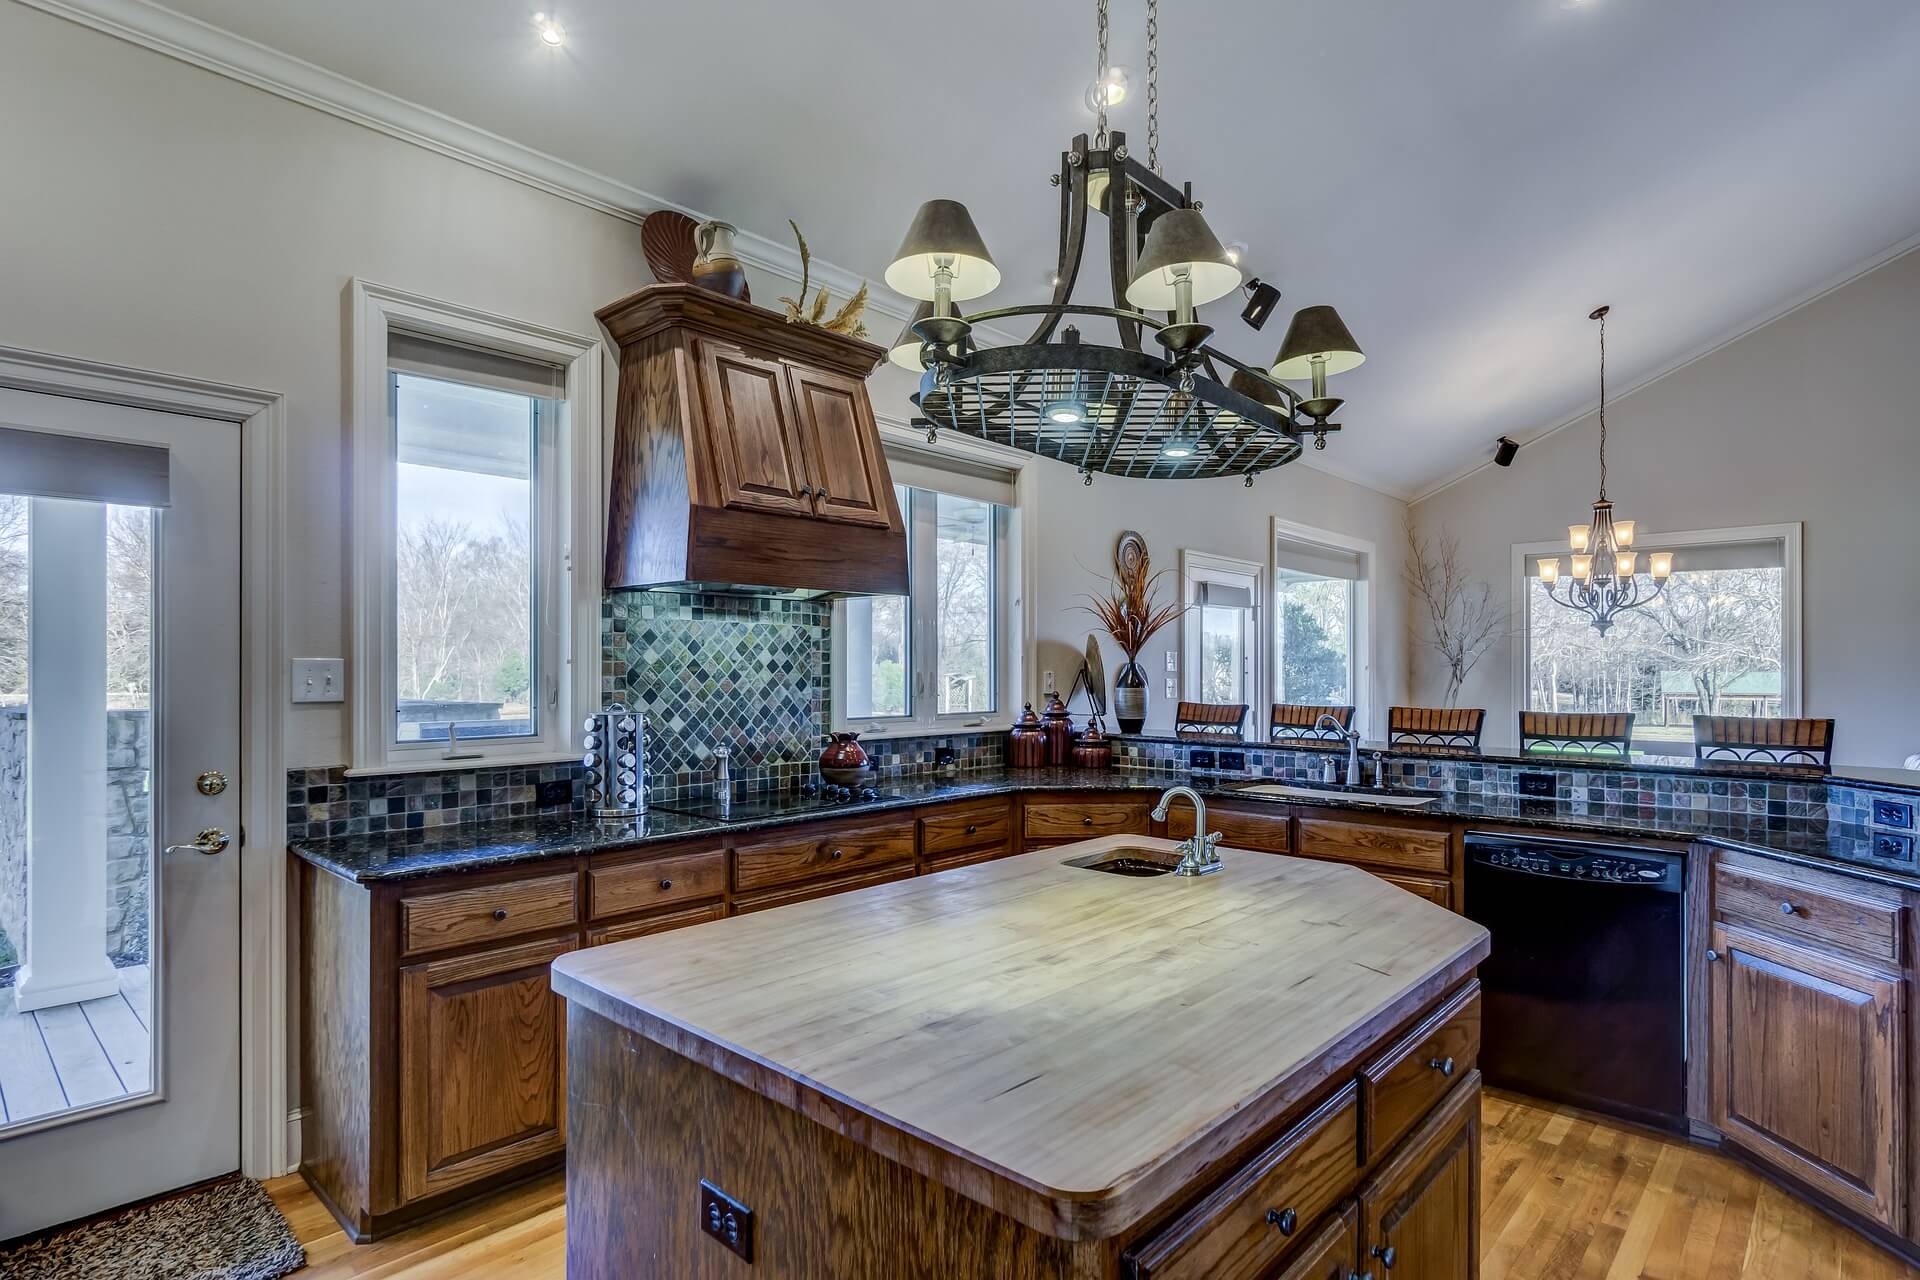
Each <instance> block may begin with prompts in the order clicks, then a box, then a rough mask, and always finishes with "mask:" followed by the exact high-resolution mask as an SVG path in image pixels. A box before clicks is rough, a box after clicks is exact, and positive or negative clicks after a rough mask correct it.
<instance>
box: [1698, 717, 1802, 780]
mask: <svg viewBox="0 0 1920 1280" xmlns="http://www.w3.org/2000/svg"><path fill="white" fill-rule="evenodd" d="M1693 759H1694V763H1695V764H1715V763H1721V764H1784V765H1791V766H1795V767H1798V768H1803V769H1831V768H1832V767H1833V721H1831V720H1787V719H1781V718H1778V717H1772V716H1695V717H1694V718H1693Z"/></svg>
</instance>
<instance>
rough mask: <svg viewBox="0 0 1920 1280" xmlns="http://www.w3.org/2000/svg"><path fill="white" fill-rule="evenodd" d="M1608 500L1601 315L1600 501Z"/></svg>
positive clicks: (1604, 319)
mask: <svg viewBox="0 0 1920 1280" xmlns="http://www.w3.org/2000/svg"><path fill="white" fill-rule="evenodd" d="M1606 500H1607V317H1606V313H1605V312H1602V313H1601V315H1600V501H1602V502H1605V501H1606Z"/></svg>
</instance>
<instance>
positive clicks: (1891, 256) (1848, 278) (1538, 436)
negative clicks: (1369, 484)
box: [1406, 234, 1920, 507]
mask: <svg viewBox="0 0 1920 1280" xmlns="http://www.w3.org/2000/svg"><path fill="white" fill-rule="evenodd" d="M1916 249H1920V234H1915V235H1911V236H1908V237H1907V238H1906V239H1904V240H1901V241H1899V242H1898V243H1896V244H1892V245H1889V246H1887V247H1886V248H1885V249H1882V250H1880V252H1878V253H1876V254H1873V255H1872V256H1870V257H1868V258H1867V259H1866V260H1865V261H1863V262H1859V263H1856V264H1854V265H1853V266H1851V267H1849V268H1847V269H1846V270H1845V271H1842V272H1841V273H1840V274H1838V275H1836V276H1833V277H1831V278H1830V279H1828V280H1827V281H1826V282H1825V283H1824V284H1819V285H1816V286H1814V287H1813V288H1812V289H1809V290H1807V291H1806V292H1804V293H1798V294H1795V295H1794V296H1793V297H1791V298H1788V299H1787V300H1786V301H1785V302H1783V303H1781V304H1779V305H1778V306H1776V307H1772V308H1769V309H1768V310H1766V311H1763V312H1761V313H1760V314H1759V315H1758V316H1756V317H1754V318H1752V319H1750V320H1748V321H1746V322H1745V323H1743V324H1741V325H1739V326H1738V327H1736V328H1735V329H1734V330H1733V331H1732V332H1731V333H1727V334H1724V335H1722V336H1721V337H1718V338H1715V339H1713V340H1712V341H1710V342H1707V343H1705V344H1704V345H1702V346H1698V347H1695V348H1694V349H1693V350H1692V351H1689V352H1688V353H1687V354H1685V355H1683V356H1681V357H1679V358H1678V359H1676V360H1674V361H1672V362H1671V363H1668V364H1665V365H1662V366H1661V367H1659V368H1658V369H1655V370H1654V371H1653V372H1652V373H1649V374H1648V375H1647V376H1646V377H1644V378H1642V379H1640V380H1639V381H1638V382H1636V383H1634V384H1633V385H1631V386H1629V387H1628V388H1627V389H1626V390H1625V391H1622V392H1620V393H1619V394H1618V395H1615V396H1614V397H1613V400H1612V403H1613V404H1614V405H1615V407H1618V406H1619V405H1620V404H1621V403H1622V402H1624V401H1625V400H1627V399H1628V398H1629V397H1631V396H1634V395H1637V394H1638V393H1639V392H1641V391H1644V390H1646V389H1647V388H1648V387H1650V386H1652V385H1653V384H1654V383H1656V382H1658V381H1660V380H1661V379H1662V378H1665V377H1669V376H1671V375H1673V374H1676V373H1678V372H1680V371H1681V370H1682V369H1684V368H1686V367H1687V366H1689V365H1692V364H1697V363H1699V362H1700V361H1702V360H1705V359H1706V358H1707V357H1708V356H1710V355H1712V354H1714V353H1715V352H1716V351H1720V350H1722V349H1723V348H1726V347H1730V346H1732V345H1733V344H1734V343H1736V342H1738V341H1740V339H1742V338H1744V337H1746V336H1747V335H1749V334H1753V333H1758V332H1759V331H1760V330H1762V329H1764V328H1766V327H1767V326H1768V325H1770V324H1772V323H1774V321H1776V320H1784V319H1786V318H1787V317H1788V316H1790V315H1792V314H1793V313H1794V312H1796V311H1798V310H1800V309H1801V308H1802V307H1810V306H1812V305H1813V304H1814V303H1816V302H1818V301H1820V299H1822V298H1824V297H1826V296H1827V295H1828V294H1831V293H1838V292H1839V291H1840V290H1842V289H1844V288H1846V287H1847V286H1848V285H1850V284H1852V283H1853V282H1854V281H1856V280H1859V279H1861V278H1863V277H1865V276H1870V275H1872V274H1873V273H1874V272H1876V271H1878V270H1879V269H1880V268H1882V267H1885V266H1890V265H1892V264H1893V263H1895V262H1898V261H1899V260H1900V259H1901V258H1904V257H1906V256H1907V255H1908V254H1909V253H1912V252H1914V251H1915V250H1916ZM1599 411H1600V401H1599V400H1598V399H1597V398H1596V399H1594V400H1592V401H1590V402H1588V403H1586V404H1583V405H1581V407H1580V408H1579V409H1577V410H1575V411H1574V412H1573V413H1572V414H1571V415H1570V416H1568V417H1565V418H1562V419H1560V421H1558V422H1556V423H1554V424H1553V425H1552V426H1550V427H1547V428H1544V429H1543V430H1540V431H1536V432H1535V433H1534V434H1532V435H1530V436H1528V437H1527V438H1526V439H1524V440H1522V441H1520V447H1521V448H1522V449H1525V448H1526V447H1527V446H1528V445H1532V444H1538V443H1539V442H1540V441H1542V440H1545V439H1546V438H1547V437H1548V436H1553V435H1558V434H1560V433H1561V432H1562V431H1565V430H1566V429H1567V428H1568V427H1572V426H1576V425H1578V424H1579V423H1582V422H1584V421H1586V420H1587V419H1588V418H1591V417H1592V416H1593V415H1594V414H1596V413H1598V412H1599ZM1509 434H1511V433H1509ZM1493 465H1494V462H1493V459H1491V458H1483V459H1481V460H1480V461H1478V462H1475V463H1471V464H1469V465H1468V466H1464V467H1462V468H1460V469H1459V470H1458V471H1455V472H1454V473H1453V474H1452V475H1450V476H1447V477H1446V478H1445V479H1443V480H1439V481H1436V482H1435V483H1434V484H1432V485H1430V486H1428V487H1427V488H1425V489H1422V490H1420V491H1419V492H1417V493H1415V494H1414V495H1413V496H1412V497H1411V498H1408V499H1406V503H1407V505H1408V506H1410V507H1413V506H1418V505H1419V504H1421V503H1422V502H1425V501H1426V500H1427V499H1428V498H1431V497H1435V496H1436V495H1438V494H1441V493H1444V492H1445V491H1446V490H1448V489H1451V488H1453V486H1454V485H1456V484H1459V483H1460V482H1461V481H1462V480H1466V479H1468V478H1470V477H1472V476H1476V475H1478V474H1480V473H1481V472H1482V471H1485V470H1486V469H1487V468H1488V467H1491V466H1493Z"/></svg>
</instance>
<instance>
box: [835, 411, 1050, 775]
mask: <svg viewBox="0 0 1920 1280" xmlns="http://www.w3.org/2000/svg"><path fill="white" fill-rule="evenodd" d="M879 426H880V439H881V441H882V443H886V442H888V441H891V442H893V443H894V444H898V445H903V446H906V447H909V448H918V449H922V450H924V449H925V448H926V440H927V437H926V432H925V431H924V430H915V429H914V428H912V427H910V426H908V425H907V424H906V423H904V422H901V421H899V420H897V419H885V418H883V419H881V420H880V422H879ZM938 448H939V449H940V450H941V451H942V452H945V453H949V454H951V455H952V456H953V457H955V458H956V459H959V460H961V461H967V462H974V463H979V464H983V465H986V466H990V467H997V468H999V469H1001V470H1003V471H1009V472H1012V473H1013V497H1014V501H1013V505H1012V506H1011V507H1007V508H1004V509H1003V510H1004V512H1005V514H1003V515H1002V516H1001V529H1000V533H1001V538H1000V557H999V561H998V562H997V563H996V564H995V565H994V571H995V573H997V574H1000V575H1003V579H1004V581H1005V583H1006V589H1005V590H1004V591H1001V592H998V593H997V595H998V597H999V599H998V601H997V603H998V606H999V608H1000V610H1001V614H1000V617H998V618H997V619H995V626H994V642H995V647H996V649H997V650H998V652H997V653H996V655H995V657H996V659H997V661H998V662H999V664H1000V681H999V686H998V690H997V701H998V704H999V705H998V706H996V707H995V708H994V710H993V712H992V713H991V714H981V713H977V712H961V713H957V714H948V715H934V714H931V713H929V712H925V711H916V712H915V713H914V714H913V715H910V716H888V717H886V718H884V719H882V718H874V717H862V718H860V719H858V720H849V719H848V718H847V676H848V674H849V673H848V670H847V616H846V602H845V601H844V600H837V601H835V602H834V605H833V620H832V626H831V632H832V636H831V639H832V646H831V663H832V680H831V685H832V688H831V690H830V691H829V698H828V702H829V706H828V720H829V724H830V726H831V728H832V730H833V732H835V733H858V734H859V735H860V738H861V740H862V741H885V740H887V739H889V738H924V737H933V736H938V735H941V734H955V733H994V732H998V731H1002V730H1005V729H1008V728H1011V727H1012V725H1013V722H1014V721H1015V720H1017V719H1019V709H1020V706H1021V703H1022V701H1023V700H1024V698H1023V692H1024V691H1026V690H1027V684H1028V680H1027V671H1026V669H1027V666H1028V662H1027V655H1028V654H1030V653H1032V652H1033V644H1034V638H1033V625H1034V621H1033V616H1032V611H1031V610H1029V609H1028V608H1026V584H1027V583H1029V582H1032V581H1033V580H1034V572H1035V561H1034V547H1033V539H1031V538H1029V537H1027V536H1026V533H1025V531H1026V530H1027V529H1029V528H1031V527H1032V525H1031V514H1030V513H1031V512H1033V511H1034V510H1036V509H1037V506H1038V498H1039V487H1040V477H1039V471H1038V469H1037V468H1036V467H1034V466H1033V465H1032V464H1033V463H1034V461H1035V459H1034V458H1032V457H1029V456H1028V455H1026V454H1022V453H1018V452H1015V451H1014V450H1011V449H1004V448H1001V447H1000V446H998V445H992V444H988V443H986V442H985V441H980V440H973V439H971V438H969V437H966V436H960V435H954V434H947V435H942V436H941V437H940V443H939V446H938ZM914 536H915V540H916V551H917V548H918V546H919V545H920V544H922V543H926V544H930V543H931V539H932V531H931V529H929V530H928V531H927V533H926V535H925V536H924V537H922V536H921V534H920V531H919V530H915V531H914ZM929 554H931V552H929ZM912 625H913V627H914V634H913V636H912V644H913V651H914V652H915V653H916V654H918V653H925V652H931V651H932V650H931V646H932V644H933V637H931V636H930V635H922V634H921V623H920V621H919V620H914V621H913V623H912ZM923 646H926V647H923ZM917 665H918V664H917V663H916V666H917ZM916 682H918V675H917V673H916ZM1031 696H1032V695H1031V693H1030V692H1024V697H1031ZM913 705H914V706H916V707H923V706H925V707H930V706H933V705H936V704H935V701H934V699H933V698H932V696H931V693H930V690H929V691H928V692H916V693H915V695H914V700H913Z"/></svg>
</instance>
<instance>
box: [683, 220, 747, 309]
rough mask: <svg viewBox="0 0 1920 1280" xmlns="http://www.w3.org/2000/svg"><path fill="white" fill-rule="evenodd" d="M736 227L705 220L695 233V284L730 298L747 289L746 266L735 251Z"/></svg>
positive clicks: (730, 224)
mask: <svg viewBox="0 0 1920 1280" xmlns="http://www.w3.org/2000/svg"><path fill="white" fill-rule="evenodd" d="M734 230H735V228H734V226H733V224H732V223H728V222H703V223H701V224H700V225H699V226H698V227H696V228H694V232H693V246H694V249H695V250H696V253H695V255H694V259H693V271H692V279H693V283H694V284H697V285H699V286H700V287H701V288H702V289H711V290H712V291H713V292H715V293H724V294H726V295H727V296H728V297H729V298H738V297H740V296H741V295H742V294H744V293H745V292H746V289H747V271H746V268H745V267H743V266H741V265H740V259H739V258H737V257H735V256H734V252H733V233H734Z"/></svg>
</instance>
